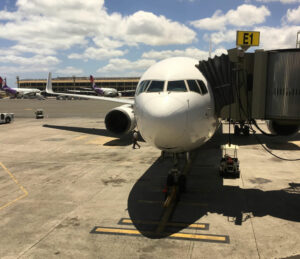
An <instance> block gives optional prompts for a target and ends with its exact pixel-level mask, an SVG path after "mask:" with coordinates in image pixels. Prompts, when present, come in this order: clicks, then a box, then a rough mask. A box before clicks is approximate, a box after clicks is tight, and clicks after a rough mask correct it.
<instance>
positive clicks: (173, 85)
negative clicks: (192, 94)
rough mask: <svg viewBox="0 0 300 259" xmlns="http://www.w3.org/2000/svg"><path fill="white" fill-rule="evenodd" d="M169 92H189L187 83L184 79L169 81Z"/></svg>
mask: <svg viewBox="0 0 300 259" xmlns="http://www.w3.org/2000/svg"><path fill="white" fill-rule="evenodd" d="M167 91H168V92H187V89H186V86H185V83H184V81H183V80H180V81H169V82H168V88H167Z"/></svg>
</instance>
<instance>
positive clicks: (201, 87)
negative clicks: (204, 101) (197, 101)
mask: <svg viewBox="0 0 300 259" xmlns="http://www.w3.org/2000/svg"><path fill="white" fill-rule="evenodd" d="M197 82H198V84H199V86H200V89H201V92H202V94H203V95H205V94H207V93H208V91H207V88H206V86H205V84H204V82H203V81H202V80H197Z"/></svg>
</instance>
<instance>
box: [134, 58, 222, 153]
mask: <svg viewBox="0 0 300 259" xmlns="http://www.w3.org/2000/svg"><path fill="white" fill-rule="evenodd" d="M197 62H198V61H197V60H194V59H190V58H171V59H167V60H164V61H161V62H159V63H157V64H156V65H154V66H152V67H150V68H149V69H148V70H147V71H146V72H145V74H144V75H143V76H142V78H141V80H140V83H139V85H138V88H137V92H136V96H135V105H134V113H135V118H136V122H137V127H138V129H139V131H140V133H141V135H142V137H143V138H144V139H145V140H146V142H148V143H150V144H152V145H153V146H155V147H157V148H158V149H161V150H164V151H167V152H184V151H190V150H192V149H195V148H197V147H199V146H201V145H202V144H204V143H205V142H206V141H207V140H209V139H210V138H211V137H212V135H213V134H214V132H215V130H216V128H217V126H218V122H217V119H216V117H215V115H214V114H215V113H214V102H213V96H212V92H211V89H210V87H209V85H208V84H207V82H206V80H205V78H204V76H203V75H202V74H201V73H200V71H199V70H198V69H197V68H196V67H195V65H196V64H197ZM151 80H155V81H163V82H164V86H163V90H162V91H159V92H147V90H146V91H144V92H142V93H139V86H140V85H141V84H142V82H143V81H151ZM188 80H189V82H190V81H194V80H201V81H202V82H204V83H205V85H206V87H207V90H208V92H207V93H206V94H200V93H198V92H195V91H191V89H190V88H189V86H188ZM171 81H177V82H181V83H182V81H183V82H184V84H185V86H186V88H187V89H186V91H185V92H180V91H178V92H177V91H168V84H169V83H168V82H171Z"/></svg>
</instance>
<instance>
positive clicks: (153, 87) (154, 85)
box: [147, 80, 165, 93]
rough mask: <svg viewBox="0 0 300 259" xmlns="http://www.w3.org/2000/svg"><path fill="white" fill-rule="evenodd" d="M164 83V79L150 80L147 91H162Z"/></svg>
mask: <svg viewBox="0 0 300 259" xmlns="http://www.w3.org/2000/svg"><path fill="white" fill-rule="evenodd" d="M164 84H165V82H164V81H155V80H153V81H151V83H150V85H149V87H148V89H147V92H148V93H149V92H150V93H154V92H162V91H163V90H164Z"/></svg>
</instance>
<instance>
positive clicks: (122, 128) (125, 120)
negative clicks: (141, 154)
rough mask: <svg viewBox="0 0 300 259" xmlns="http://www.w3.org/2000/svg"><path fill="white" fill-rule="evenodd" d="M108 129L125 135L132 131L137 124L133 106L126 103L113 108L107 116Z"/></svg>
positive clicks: (106, 124)
mask: <svg viewBox="0 0 300 259" xmlns="http://www.w3.org/2000/svg"><path fill="white" fill-rule="evenodd" d="M105 126H106V129H107V130H108V131H110V132H112V133H114V134H116V135H124V134H126V133H129V132H130V131H132V130H133V129H134V128H135V126H136V121H135V117H134V113H133V109H132V106H131V105H130V104H125V105H122V106H120V107H117V108H114V109H112V110H111V111H110V112H109V113H107V114H106V116H105Z"/></svg>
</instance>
